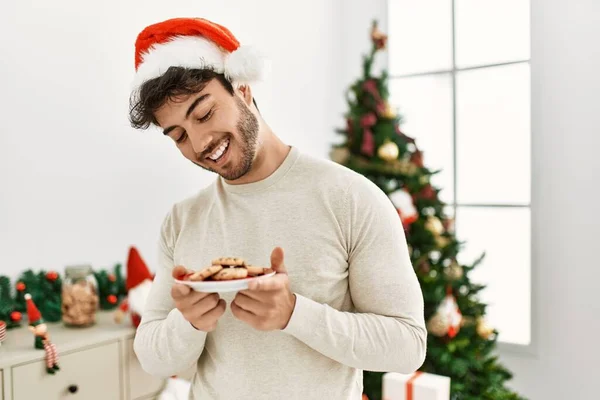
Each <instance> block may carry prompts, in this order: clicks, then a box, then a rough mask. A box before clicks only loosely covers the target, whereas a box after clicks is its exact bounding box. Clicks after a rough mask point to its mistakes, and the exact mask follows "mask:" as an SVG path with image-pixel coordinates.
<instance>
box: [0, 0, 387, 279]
mask: <svg viewBox="0 0 600 400" xmlns="http://www.w3.org/2000/svg"><path fill="white" fill-rule="evenodd" d="M342 3H343V4H344V5H345V8H346V7H349V8H346V10H343V9H342ZM384 5H385V1H381V0H378V1H377V2H374V3H373V4H372V5H370V6H368V5H366V4H365V2H361V1H356V0H354V1H350V2H348V1H346V2H342V0H332V1H321V0H304V1H298V2H292V1H285V2H281V1H277V0H262V1H252V2H247V1H242V0H231V1H220V0H219V1H202V2H199V1H189V0H186V1H182V0H179V1H174V2H166V1H164V0H160V1H158V0H145V1H126V2H124V1H115V0H112V1H105V2H81V1H74V0H55V1H51V2H47V1H41V0H38V1H33V2H6V3H3V5H2V7H1V8H2V10H1V12H0V47H1V48H2V57H1V61H0V88H1V89H0V90H1V96H0V114H1V121H2V123H1V124H0V274H5V275H9V276H11V277H13V278H14V277H16V276H17V275H18V274H19V273H20V272H22V271H23V270H24V269H26V268H34V269H39V268H45V269H56V270H59V271H62V270H63V268H64V266H65V265H68V264H71V263H91V264H92V265H93V266H94V267H96V268H106V267H112V266H113V265H114V263H116V262H124V260H125V257H126V252H127V248H128V246H129V245H130V244H133V245H136V246H138V248H139V249H140V251H141V253H142V256H143V257H144V258H145V259H146V261H148V263H149V264H150V267H151V268H153V265H152V264H153V262H154V260H155V253H156V250H155V249H156V247H155V243H156V239H157V236H158V227H159V224H160V222H161V220H162V218H163V216H164V214H165V212H166V211H167V210H168V209H169V207H170V206H171V204H172V203H173V202H175V201H177V200H179V199H181V198H182V197H184V196H188V195H190V194H192V193H194V192H196V191H197V190H199V189H200V188H202V187H204V186H205V185H207V184H208V183H209V182H210V181H211V180H212V179H213V176H212V175H211V174H209V173H207V172H204V171H202V170H201V169H200V168H197V167H195V166H193V165H191V164H190V163H189V162H188V161H186V160H185V159H183V157H182V156H180V154H179V153H178V152H177V150H176V149H175V147H174V146H173V145H172V144H171V143H170V142H169V141H168V140H166V139H165V138H164V137H163V136H162V134H160V133H158V131H157V130H151V131H147V132H143V131H142V132H140V131H135V130H133V129H132V128H130V127H129V124H128V121H127V106H128V103H127V100H128V94H129V92H128V88H129V84H130V81H131V78H132V76H133V49H134V41H135V37H136V34H137V33H138V32H139V31H140V30H141V29H142V28H143V27H144V26H146V25H147V24H150V23H154V22H157V21H160V20H163V19H166V18H171V17H176V16H201V17H206V18H209V19H213V20H215V21H217V22H220V23H222V24H224V25H225V26H228V27H229V28H230V29H231V30H232V31H233V32H234V33H235V34H236V35H237V36H238V38H239V39H240V40H241V41H242V42H244V43H251V44H254V45H256V46H259V47H260V48H261V49H262V50H264V51H265V52H266V53H267V55H268V56H269V57H270V58H271V60H272V64H273V72H272V75H271V76H270V77H269V80H268V81H267V82H265V83H263V84H261V85H260V86H257V87H255V88H254V90H255V94H256V98H257V101H258V104H259V107H260V109H261V111H262V113H263V114H264V115H265V118H266V120H267V122H268V123H269V124H270V125H271V126H272V127H273V128H274V129H275V131H276V132H277V133H278V134H279V135H280V136H281V137H282V138H283V139H284V140H285V141H286V142H288V143H291V144H294V145H296V146H298V147H300V148H301V149H302V150H304V151H307V152H310V153H312V154H315V155H318V156H323V157H326V156H327V154H328V151H329V146H330V144H331V142H333V141H335V140H336V135H335V133H334V128H335V127H337V126H343V118H342V113H343V112H344V111H345V103H344V99H343V90H344V89H345V86H346V85H347V84H348V83H349V81H350V80H352V79H354V78H355V76H354V74H355V73H358V68H359V66H360V53H361V52H363V51H366V46H367V45H368V31H369V27H370V21H371V19H372V18H373V17H375V16H377V15H378V16H381V15H384V14H383V13H384V11H385V10H384ZM355 42H356V43H355ZM358 44H360V47H362V48H360V47H358Z"/></svg>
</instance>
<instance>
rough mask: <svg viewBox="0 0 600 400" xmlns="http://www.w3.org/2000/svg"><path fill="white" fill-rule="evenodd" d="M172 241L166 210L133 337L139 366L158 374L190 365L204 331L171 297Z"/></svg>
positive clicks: (199, 350) (170, 373)
mask: <svg viewBox="0 0 600 400" xmlns="http://www.w3.org/2000/svg"><path fill="white" fill-rule="evenodd" d="M173 242H174V241H173V229H172V225H171V213H169V214H168V215H167V217H166V218H165V220H164V222H163V224H162V227H161V235H160V240H159V246H158V247H159V251H158V266H157V270H156V275H155V277H154V281H153V283H152V288H151V290H150V293H149V295H148V300H147V302H146V306H145V309H144V312H143V314H142V321H141V323H140V325H139V327H138V328H137V332H136V335H135V339H134V351H135V353H136V355H137V357H138V359H139V361H140V364H141V366H142V368H143V369H144V370H145V371H146V372H147V373H149V374H151V375H155V376H160V377H170V376H173V375H176V374H179V373H181V372H182V371H185V370H187V369H188V368H190V367H192V366H193V365H194V364H195V363H196V362H197V361H198V358H199V357H200V354H201V353H202V351H203V349H204V343H205V341H206V335H207V334H206V332H203V331H199V330H197V329H196V328H194V327H193V326H192V325H191V324H190V323H189V322H188V321H187V320H186V319H185V318H184V317H183V315H182V314H181V312H179V310H177V308H175V303H174V302H173V299H172V298H171V287H172V285H173V283H174V280H173V278H172V276H171V272H172V268H173Z"/></svg>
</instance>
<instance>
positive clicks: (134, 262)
mask: <svg viewBox="0 0 600 400" xmlns="http://www.w3.org/2000/svg"><path fill="white" fill-rule="evenodd" d="M153 280H154V276H153V275H152V274H151V273H150V270H149V269H148V267H147V266H146V263H145V262H144V260H143V259H142V257H141V256H140V253H139V252H138V250H137V249H136V248H135V247H133V246H132V247H130V248H129V255H128V257H127V280H126V282H125V287H126V289H127V297H126V298H125V299H123V301H122V302H121V304H120V305H119V308H118V309H117V311H116V312H115V314H114V320H115V322H116V323H118V324H120V323H121V322H122V321H123V317H124V316H125V314H126V313H127V312H129V314H130V318H131V324H132V325H133V326H134V327H135V328H137V327H138V326H139V324H140V322H141V320H142V312H143V311H144V307H145V305H146V299H147V298H148V294H149V293H150V288H151V287H152V281H153Z"/></svg>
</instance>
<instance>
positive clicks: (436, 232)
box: [425, 215, 444, 238]
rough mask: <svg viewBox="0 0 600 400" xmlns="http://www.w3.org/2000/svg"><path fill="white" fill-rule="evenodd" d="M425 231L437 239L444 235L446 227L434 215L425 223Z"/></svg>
mask: <svg viewBox="0 0 600 400" xmlns="http://www.w3.org/2000/svg"><path fill="white" fill-rule="evenodd" d="M425 229H427V230H428V231H429V232H431V233H432V234H433V236H435V237H436V238H437V237H438V236H440V235H441V234H442V233H444V225H443V224H442V221H440V219H439V218H438V217H436V216H434V215H430V216H429V217H428V218H427V221H425Z"/></svg>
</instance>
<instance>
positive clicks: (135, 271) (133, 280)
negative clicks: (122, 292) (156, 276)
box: [125, 246, 153, 290]
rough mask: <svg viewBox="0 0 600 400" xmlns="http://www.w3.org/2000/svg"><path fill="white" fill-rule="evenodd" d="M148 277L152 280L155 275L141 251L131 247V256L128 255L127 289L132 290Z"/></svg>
mask: <svg viewBox="0 0 600 400" xmlns="http://www.w3.org/2000/svg"><path fill="white" fill-rule="evenodd" d="M146 279H148V280H152V279H153V276H152V274H151V273H150V270H149V269H148V267H147V266H146V263H145V262H144V260H142V257H141V256H140V253H139V252H138V251H137V249H136V248H135V247H133V246H132V247H130V248H129V256H128V257H127V281H126V282H125V286H126V288H127V290H131V289H133V288H134V287H136V286H138V285H139V284H140V283H142V282H144V281H145V280H146Z"/></svg>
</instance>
